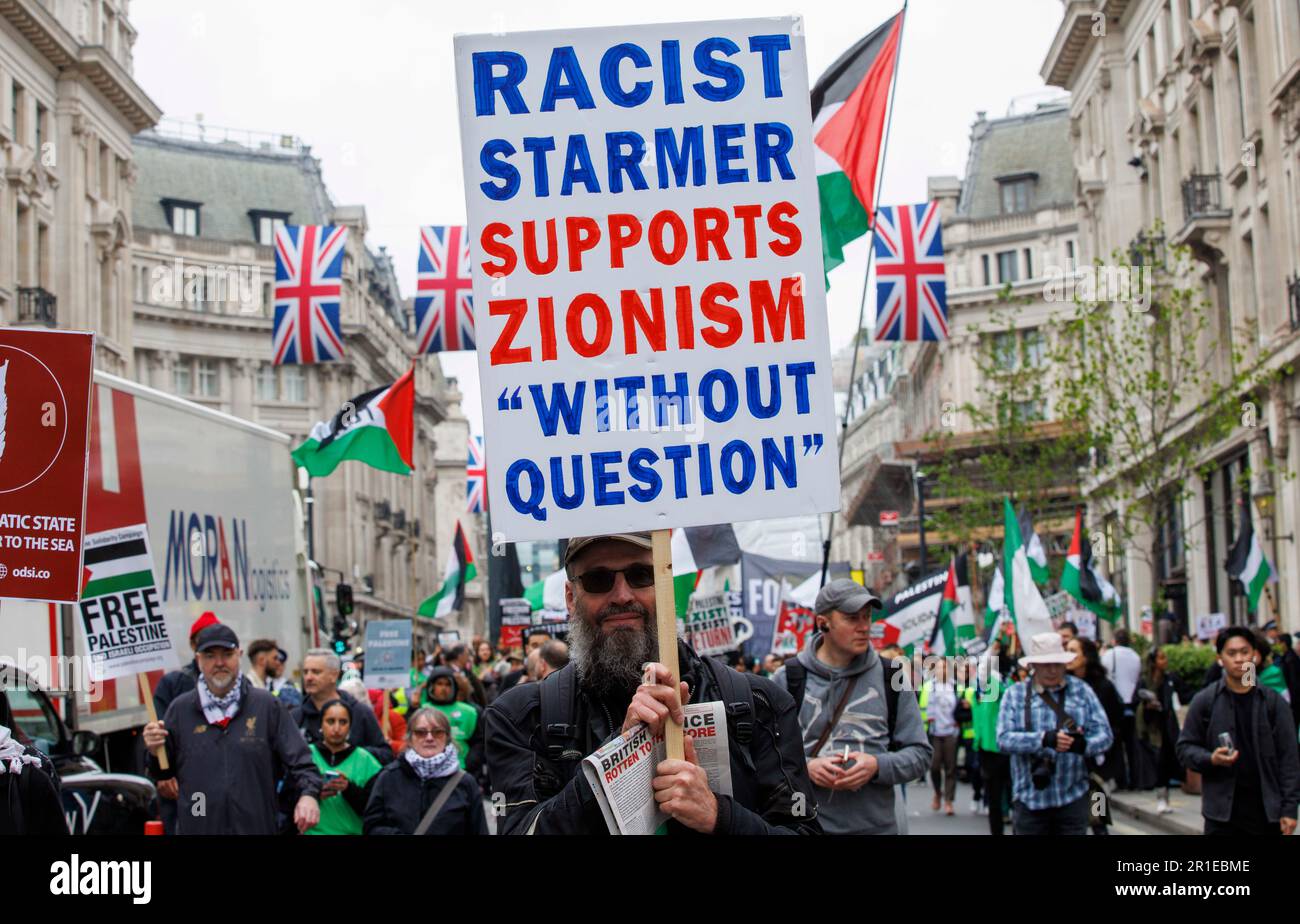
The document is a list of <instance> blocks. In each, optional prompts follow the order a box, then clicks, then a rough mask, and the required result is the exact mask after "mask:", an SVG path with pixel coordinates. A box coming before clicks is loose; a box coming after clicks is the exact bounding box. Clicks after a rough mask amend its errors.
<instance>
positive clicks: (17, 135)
mask: <svg viewBox="0 0 1300 924" xmlns="http://www.w3.org/2000/svg"><path fill="white" fill-rule="evenodd" d="M12 87H13V88H12V89H11V90H10V92H9V127H10V128H11V129H12V130H13V133H14V141H16V142H18V143H19V144H22V143H23V134H24V132H23V124H22V116H23V103H24V102H25V99H26V92H25V91H24V90H23V88H22V85H21V84H19V83H18V81H16V80H15V81H14V82H13V85H12Z"/></svg>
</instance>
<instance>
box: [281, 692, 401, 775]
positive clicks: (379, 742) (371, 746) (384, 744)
mask: <svg viewBox="0 0 1300 924" xmlns="http://www.w3.org/2000/svg"><path fill="white" fill-rule="evenodd" d="M337 696H338V698H339V699H341V700H343V702H344V703H346V704H347V707H348V711H349V712H350V713H352V731H351V732H350V733H349V734H348V742H349V743H351V744H355V745H356V746H357V747H359V748H365V749H366V750H367V751H369V752H370V753H371V754H373V755H374V757H375V760H377V761H379V762H380V763H381V764H387V763H388V762H389V761H391V760H392V759H393V749H392V748H391V747H390V746H389V744H388V739H387V738H385V737H384V732H383V729H381V728H380V727H379V720H378V719H376V718H375V710H373V709H371V708H370V703H369V702H365V703H361V702H358V701H357V700H356V699H354V698H353V697H352V696H350V695H348V694H347V693H344V692H343V691H342V690H339V691H338V693H337ZM290 713H291V714H292V715H293V722H294V724H295V725H297V726H298V728H299V729H300V730H301V731H302V733H303V735H304V736H305V737H306V738H307V741H308V742H310V743H311V744H320V743H321V742H322V740H323V739H322V738H321V733H320V719H321V715H320V710H319V709H317V708H316V704H315V703H313V702H312V701H311V697H310V696H304V697H303V700H302V702H301V703H300V704H299V705H297V706H294V707H293V708H292V709H291V710H290Z"/></svg>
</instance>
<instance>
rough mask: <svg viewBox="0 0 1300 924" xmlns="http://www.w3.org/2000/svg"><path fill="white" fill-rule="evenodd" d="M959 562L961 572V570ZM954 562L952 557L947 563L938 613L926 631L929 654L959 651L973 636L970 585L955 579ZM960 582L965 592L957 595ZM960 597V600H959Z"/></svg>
mask: <svg viewBox="0 0 1300 924" xmlns="http://www.w3.org/2000/svg"><path fill="white" fill-rule="evenodd" d="M964 565H965V562H964V561H963V562H962V566H963V567H962V569H961V570H962V571H965V567H964ZM957 571H958V561H957V559H956V558H953V560H952V561H951V562H950V563H949V565H948V580H947V582H946V583H945V584H944V588H943V597H942V599H941V600H940V601H939V615H938V618H937V619H936V620H935V622H934V630H933V631H932V632H931V633H930V654H936V655H957V654H961V653H962V652H963V651H964V650H965V648H966V643H967V642H970V641H972V640H974V638H975V618H974V615H973V614H972V613H971V609H970V588H969V586H968V585H966V584H965V581H964V580H961V581H960V582H959V578H958V574H957ZM959 583H961V584H962V585H963V587H964V589H965V590H966V591H967V592H966V593H965V594H963V595H959V594H958V592H957V588H958V585H959ZM963 598H964V599H963Z"/></svg>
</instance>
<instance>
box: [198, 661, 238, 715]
mask: <svg viewBox="0 0 1300 924" xmlns="http://www.w3.org/2000/svg"><path fill="white" fill-rule="evenodd" d="M243 686H244V675H243V674H242V673H239V674H236V675H235V682H234V683H233V684H231V686H230V692H229V693H227V694H226V695H225V696H220V697H218V696H214V695H213V693H212V691H211V690H209V689H208V680H207V678H206V677H204V676H203V675H202V674H199V706H201V707H202V708H203V718H205V719H207V720H208V721H209V722H211V723H212V724H213V725H224V724H225V723H227V722H229V721H230V720H231V719H233V718H234V717H235V713H236V712H238V711H239V696H240V691H241V690H242V689H243Z"/></svg>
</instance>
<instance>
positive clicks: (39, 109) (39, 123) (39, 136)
mask: <svg viewBox="0 0 1300 924" xmlns="http://www.w3.org/2000/svg"><path fill="white" fill-rule="evenodd" d="M49 112H50V111H49V110H48V109H46V108H45V107H44V106H42V105H41V104H40V103H37V104H36V153H37V154H38V155H39V154H40V153H41V152H42V148H43V147H44V145H45V136H46V133H47V132H46V124H45V120H46V118H47V117H48V116H49Z"/></svg>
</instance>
